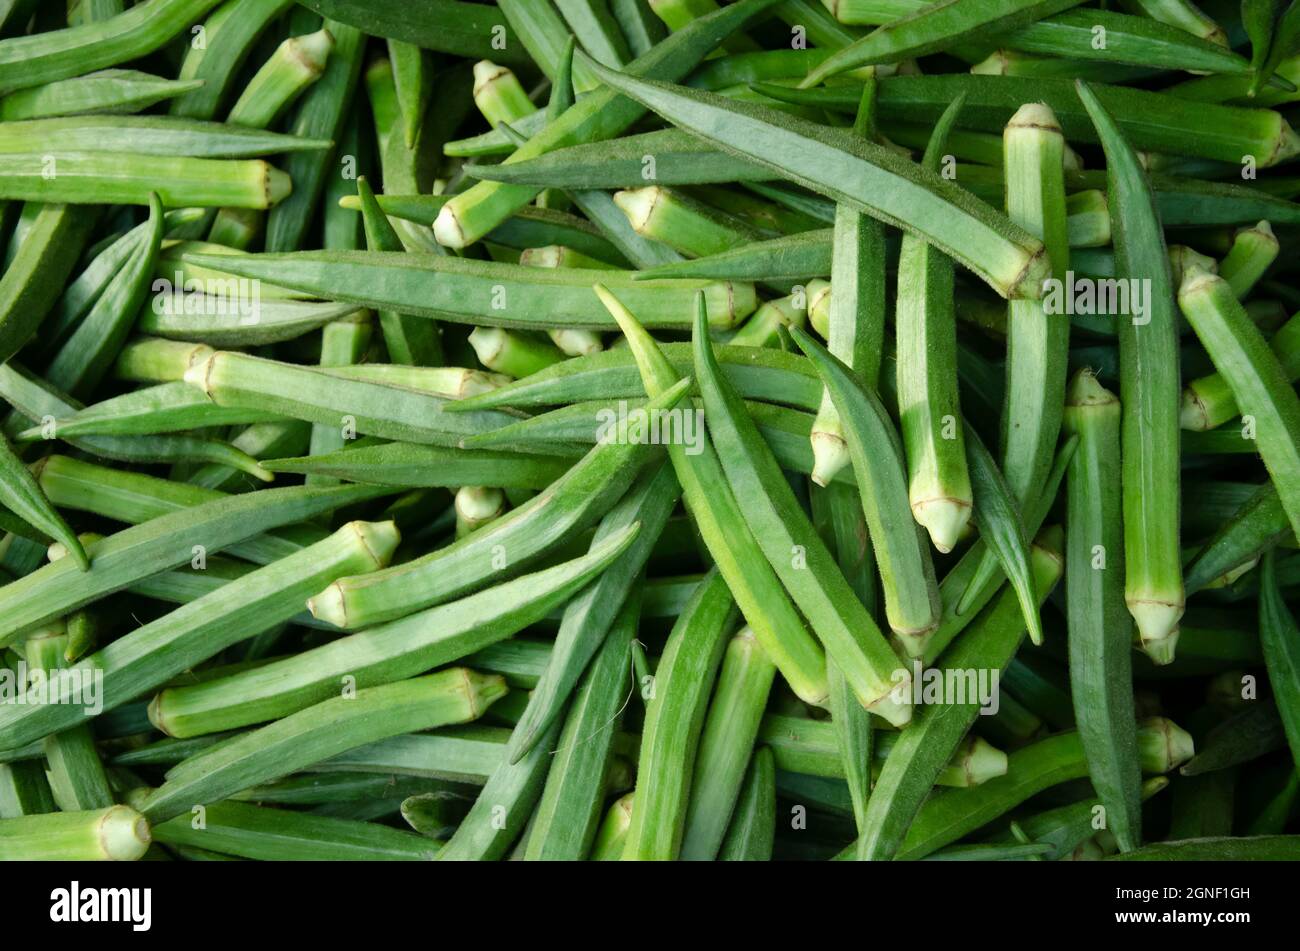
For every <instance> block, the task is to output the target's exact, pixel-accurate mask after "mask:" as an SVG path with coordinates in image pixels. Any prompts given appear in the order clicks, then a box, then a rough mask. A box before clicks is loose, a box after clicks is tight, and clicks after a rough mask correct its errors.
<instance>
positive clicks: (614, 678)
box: [524, 590, 641, 861]
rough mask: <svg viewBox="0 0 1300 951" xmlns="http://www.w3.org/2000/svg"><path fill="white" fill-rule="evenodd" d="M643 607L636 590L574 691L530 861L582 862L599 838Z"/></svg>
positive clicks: (529, 848)
mask: <svg viewBox="0 0 1300 951" xmlns="http://www.w3.org/2000/svg"><path fill="white" fill-rule="evenodd" d="M640 609H641V597H640V593H639V592H637V591H635V590H634V591H633V592H631V593H630V594H629V595H628V598H627V601H625V602H624V604H623V607H622V608H621V609H620V611H619V613H618V616H617V617H616V618H615V619H614V622H613V624H612V625H611V628H610V632H609V635H608V636H607V637H606V638H605V643H604V644H603V645H601V648H600V650H599V651H598V652H597V654H596V656H595V657H594V658H592V661H591V666H590V667H589V668H588V669H587V672H586V673H585V674H584V675H583V679H582V684H581V685H580V686H579V687H578V690H577V692H576V693H575V694H574V697H573V701H572V703H571V704H570V706H569V711H568V713H567V714H566V718H565V721H564V728H563V729H562V730H561V731H560V736H559V740H558V744H559V748H558V750H557V751H556V753H555V755H554V758H553V759H552V761H551V767H550V769H549V770H548V771H547V774H546V786H545V787H544V788H543V790H542V797H541V799H540V800H539V801H538V804H537V812H536V814H535V815H534V818H533V821H532V829H531V831H530V832H529V834H528V846H527V849H526V850H525V852H524V858H525V859H527V860H529V861H547V860H560V861H564V860H569V861H580V860H582V859H583V858H585V857H586V856H587V853H588V852H589V851H590V849H591V847H592V844H593V842H594V840H595V838H596V834H597V825H598V821H599V818H600V805H601V803H602V802H603V801H604V796H605V793H606V792H607V789H606V785H607V784H606V778H605V777H606V772H607V769H608V765H609V759H610V755H611V750H612V746H613V742H614V734H615V732H616V730H617V728H618V725H619V723H620V722H621V719H622V712H623V710H624V709H625V705H626V703H627V699H628V691H629V689H630V688H631V686H632V681H631V676H630V674H631V664H630V663H629V657H630V655H631V648H632V642H633V639H634V638H635V637H636V632H637V622H638V620H639V616H640Z"/></svg>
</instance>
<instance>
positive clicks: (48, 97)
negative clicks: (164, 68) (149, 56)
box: [0, 69, 203, 122]
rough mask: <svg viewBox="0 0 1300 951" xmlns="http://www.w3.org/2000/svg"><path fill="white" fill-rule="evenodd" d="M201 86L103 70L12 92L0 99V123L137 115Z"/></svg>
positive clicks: (182, 81) (194, 81) (126, 70)
mask: <svg viewBox="0 0 1300 951" xmlns="http://www.w3.org/2000/svg"><path fill="white" fill-rule="evenodd" d="M202 85H203V83H202V81H200V80H194V79H189V80H187V79H163V78H162V77H160V76H151V75H149V74H148V73H141V72H138V71H136V70H132V69H105V70H101V71H99V72H95V73H88V74H87V75H85V76H79V77H76V78H73V79H64V80H60V81H58V82H53V83H46V84H45V85H43V86H37V87H34V88H29V89H23V90H20V91H18V92H12V93H10V94H9V95H7V96H5V97H4V98H3V99H0V121H4V122H17V121H19V120H22V119H51V118H55V117H57V116H75V115H83V114H88V113H96V112H118V113H121V112H126V113H129V112H138V111H140V110H142V109H147V108H148V107H149V106H152V105H153V104H154V103H157V102H162V101H163V100H164V99H174V98H175V97H177V96H183V95H185V94H186V93H190V92H193V91H194V90H196V89H199V88H201V87H202Z"/></svg>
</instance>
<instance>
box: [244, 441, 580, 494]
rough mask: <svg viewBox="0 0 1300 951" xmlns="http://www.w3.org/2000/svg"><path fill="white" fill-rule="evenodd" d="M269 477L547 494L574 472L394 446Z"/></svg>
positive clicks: (328, 457) (340, 455)
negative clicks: (294, 475)
mask: <svg viewBox="0 0 1300 951" xmlns="http://www.w3.org/2000/svg"><path fill="white" fill-rule="evenodd" d="M262 467H263V468H264V469H266V470H267V471H268V472H293V473H302V474H304V475H327V476H332V477H333V478H336V479H345V480H347V481H348V482H363V483H367V484H370V485H395V486H403V487H408V488H409V487H416V486H422V487H435V486H438V487H444V488H456V487H458V486H464V485H474V486H484V487H491V486H495V487H496V488H500V489H539V490H540V489H544V488H546V487H547V486H548V485H550V484H551V483H552V482H554V481H555V480H557V479H559V478H560V477H562V476H563V475H564V474H565V473H566V472H568V471H569V468H570V464H569V461H568V460H564V459H557V458H553V457H549V456H540V455H533V454H528V453H520V452H501V451H497V450H492V449H455V448H449V447H444V446H422V445H417V444H415V443H404V442H391V443H378V444H374V445H365V446H361V445H356V446H354V447H353V448H351V449H342V450H340V451H338V452H329V453H323V454H320V455H313V456H303V457H300V458H297V459H268V460H263V462H262Z"/></svg>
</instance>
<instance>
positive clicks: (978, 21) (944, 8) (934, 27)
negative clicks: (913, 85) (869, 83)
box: [799, 0, 1082, 89]
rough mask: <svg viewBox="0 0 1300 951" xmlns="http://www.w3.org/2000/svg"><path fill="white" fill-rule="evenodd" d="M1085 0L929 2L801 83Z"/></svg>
mask: <svg viewBox="0 0 1300 951" xmlns="http://www.w3.org/2000/svg"><path fill="white" fill-rule="evenodd" d="M1081 2H1082V0H1011V2H1005V3H971V2H969V0H967V2H965V3H956V2H953V3H942V4H934V5H931V6H926V7H923V8H921V9H920V10H917V11H916V12H915V13H909V14H907V15H904V16H900V17H898V19H891V20H890V21H889V22H888V23H886V24H885V25H884V26H882V27H880V28H879V29H878V30H875V31H874V32H872V33H870V34H868V35H867V36H864V37H863V38H862V39H860V40H858V41H856V42H855V43H852V44H850V45H849V46H846V47H845V48H844V49H842V50H839V51H837V52H836V53H835V54H834V55H833V56H831V57H830V58H828V59H826V60H825V61H823V62H822V63H821V64H820V65H818V66H817V67H815V68H814V69H813V70H811V71H810V72H809V73H808V75H807V76H805V77H804V79H803V81H802V82H801V83H800V84H799V85H800V88H803V89H807V88H809V87H810V86H816V85H818V84H819V83H821V82H823V81H824V80H826V79H828V78H829V77H831V76H834V75H837V74H838V73H842V72H846V71H847V70H850V69H856V68H857V67H859V66H869V65H874V64H877V63H896V62H898V61H899V60H905V59H912V58H914V57H917V56H924V55H925V54H927V53H933V52H936V51H938V50H943V49H945V48H947V47H949V46H951V45H952V44H953V43H954V42H955V41H956V40H958V39H982V38H983V37H984V36H986V35H988V34H992V33H1001V32H1005V31H1010V30H1014V29H1015V28H1016V27H1019V26H1023V25H1024V24H1027V23H1033V22H1034V21H1035V20H1041V19H1043V18H1044V17H1049V16H1051V15H1052V14H1054V13H1060V12H1061V11H1062V10H1067V9H1069V8H1070V7H1074V6H1078V5H1079V3H1081Z"/></svg>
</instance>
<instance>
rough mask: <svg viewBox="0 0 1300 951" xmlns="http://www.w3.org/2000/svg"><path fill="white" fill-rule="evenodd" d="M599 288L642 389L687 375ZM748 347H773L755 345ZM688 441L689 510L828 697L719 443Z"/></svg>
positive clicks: (822, 666)
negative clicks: (695, 446)
mask: <svg viewBox="0 0 1300 951" xmlns="http://www.w3.org/2000/svg"><path fill="white" fill-rule="evenodd" d="M596 293H597V294H598V295H599V297H600V299H601V302H602V303H604V305H605V306H606V307H607V308H609V312H610V313H611V314H613V315H614V318H615V319H616V320H617V321H618V323H619V326H620V328H621V329H622V330H623V334H624V336H625V337H626V339H627V341H628V347H627V350H629V351H630V356H631V358H632V369H633V370H634V371H636V370H638V369H639V371H640V375H641V378H642V380H643V381H644V382H643V383H642V384H641V386H642V387H643V390H642V392H646V393H652V394H660V393H663V392H664V391H665V390H666V389H667V388H669V387H671V386H673V385H674V380H679V379H681V376H682V375H681V374H680V373H679V372H678V371H677V369H676V368H675V367H674V366H673V365H672V364H671V363H670V362H669V361H668V359H667V358H666V357H665V356H664V353H663V350H662V349H661V348H660V346H659V345H658V344H657V343H656V341H655V340H654V338H652V337H651V336H650V334H649V333H647V332H646V330H645V328H644V327H642V326H641V325H640V324H639V323H638V322H637V319H636V317H635V316H633V314H632V312H631V311H630V310H628V309H627V308H626V307H624V306H623V304H622V303H621V302H620V301H619V299H618V298H617V297H615V296H614V295H613V294H611V293H610V292H609V291H608V290H607V289H606V288H604V287H603V286H600V285H597V288H596ZM745 349H747V350H749V351H751V352H758V353H765V352H766V351H762V350H757V351H756V350H755V348H752V347H751V348H745ZM615 355H619V360H618V362H620V363H621V362H622V356H623V354H621V352H620V351H611V352H610V353H602V354H596V355H595V357H593V358H582V359H598V358H601V357H609V356H615ZM684 356H685V355H684ZM683 382H684V381H683ZM677 385H681V384H680V383H679V384H677ZM686 449H687V447H686V446H684V445H682V444H681V442H680V441H674V442H671V443H669V445H668V456H669V458H670V459H671V460H672V464H673V470H674V471H675V472H676V474H677V480H678V482H679V483H680V484H681V487H682V496H683V498H684V500H685V502H686V507H687V510H688V511H689V512H690V513H691V517H692V518H693V519H694V521H695V524H696V526H697V527H698V528H699V531H700V536H701V537H702V538H703V540H704V544H705V546H706V547H707V548H708V550H709V554H710V555H711V556H712V557H713V560H714V562H715V563H716V564H717V566H718V570H719V571H720V572H721V573H722V577H723V578H724V579H725V580H726V583H727V586H728V588H729V589H730V590H731V592H732V596H733V597H734V598H735V599H736V603H737V604H738V605H739V606H740V610H741V613H742V614H743V615H744V616H745V620H746V621H747V622H748V623H749V625H750V627H751V628H753V630H754V634H755V636H756V637H757V638H758V640H759V643H760V644H762V645H763V649H764V650H765V651H766V652H767V655H768V657H769V658H771V660H772V662H773V663H774V664H775V665H776V667H777V669H778V670H780V671H781V674H782V676H783V677H785V679H786V681H787V682H788V683H789V684H790V687H791V689H792V690H793V691H794V692H795V694H797V695H798V696H799V697H800V698H801V699H802V700H804V701H805V702H807V703H812V704H823V703H825V702H826V697H827V693H828V690H829V688H828V686H827V683H826V659H825V655H824V654H823V653H822V650H821V648H820V646H818V644H817V643H816V641H814V640H813V638H812V637H811V636H810V635H809V633H808V631H807V629H806V628H805V627H804V623H803V620H802V619H801V618H800V617H799V614H798V612H797V611H795V608H794V605H793V604H792V603H791V601H790V597H789V595H788V594H786V592H785V590H784V589H783V588H782V587H781V583H780V581H779V580H778V578H777V576H776V574H775V572H774V571H773V569H772V566H771V565H769V564H768V563H767V560H766V558H765V556H764V555H763V552H762V550H761V547H760V545H759V543H758V541H757V540H756V539H755V538H754V535H753V534H752V532H751V530H750V529H749V527H748V526H747V525H746V523H745V520H744V518H743V516H742V515H741V512H740V507H739V504H738V501H737V499H736V497H735V495H734V494H733V493H732V492H731V491H730V488H729V486H728V483H727V480H726V477H725V475H724V474H723V469H722V463H721V462H720V460H719V458H718V453H717V450H716V449H715V448H714V446H713V444H712V442H711V441H710V440H709V439H708V437H707V435H706V434H704V433H700V440H699V451H698V452H687V451H686Z"/></svg>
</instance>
